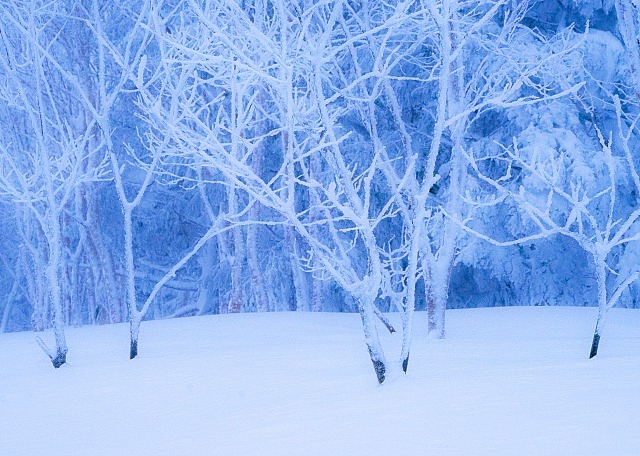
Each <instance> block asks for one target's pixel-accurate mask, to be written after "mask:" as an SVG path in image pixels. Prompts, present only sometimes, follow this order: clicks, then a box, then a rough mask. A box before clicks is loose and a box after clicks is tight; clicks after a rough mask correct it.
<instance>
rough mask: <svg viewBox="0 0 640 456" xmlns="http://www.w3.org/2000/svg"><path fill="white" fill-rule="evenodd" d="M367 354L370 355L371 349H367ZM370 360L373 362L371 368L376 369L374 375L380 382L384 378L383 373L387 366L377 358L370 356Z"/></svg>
mask: <svg viewBox="0 0 640 456" xmlns="http://www.w3.org/2000/svg"><path fill="white" fill-rule="evenodd" d="M369 355H371V350H369ZM371 362H372V363H373V368H374V370H375V371H376V376H377V377H378V383H380V384H382V382H384V379H385V373H386V372H387V368H386V367H385V365H384V363H383V362H382V361H380V360H378V359H374V358H373V356H371Z"/></svg>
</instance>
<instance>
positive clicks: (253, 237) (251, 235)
mask: <svg viewBox="0 0 640 456" xmlns="http://www.w3.org/2000/svg"><path fill="white" fill-rule="evenodd" d="M263 153H264V150H263V146H260V147H258V148H257V149H256V151H255V152H254V153H253V161H252V162H251V169H252V170H253V172H254V173H255V174H256V175H257V176H260V175H261V171H262V165H263V163H262V162H263ZM259 218H260V206H259V204H258V203H257V202H256V203H254V204H253V206H252V207H251V209H250V210H249V219H250V220H259ZM247 266H248V267H249V276H250V278H251V279H250V280H251V293H252V294H253V299H254V302H255V304H256V310H258V312H266V311H268V310H269V299H268V296H267V291H266V287H265V284H264V278H263V277H264V273H263V271H262V270H261V269H260V261H259V259H258V226H257V225H253V224H251V225H249V226H247Z"/></svg>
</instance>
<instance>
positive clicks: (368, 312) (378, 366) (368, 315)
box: [356, 296, 387, 383]
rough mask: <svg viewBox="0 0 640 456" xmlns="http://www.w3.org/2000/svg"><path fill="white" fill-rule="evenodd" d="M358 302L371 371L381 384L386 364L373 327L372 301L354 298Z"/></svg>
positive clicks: (375, 329)
mask: <svg viewBox="0 0 640 456" xmlns="http://www.w3.org/2000/svg"><path fill="white" fill-rule="evenodd" d="M356 299H357V301H358V311H359V312H360V318H361V319H362V327H363V329H364V338H365V343H366V344H367V349H368V351H369V356H370V357H371V362H372V363H373V369H374V371H375V372H376V377H377V378H378V383H383V382H384V380H385V378H386V373H387V362H386V360H385V356H384V351H383V350H382V344H381V343H380V337H379V336H378V330H377V328H376V325H375V313H374V310H373V306H374V305H375V304H374V303H373V299H372V298H371V297H370V296H367V297H361V298H360V299H358V298H356Z"/></svg>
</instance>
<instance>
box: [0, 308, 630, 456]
mask: <svg viewBox="0 0 640 456" xmlns="http://www.w3.org/2000/svg"><path fill="white" fill-rule="evenodd" d="M596 313H597V309H593V308H591V309H585V308H566V307H545V308H541V307H517V308H494V309H477V310H454V311H449V312H448V314H447V319H448V321H447V325H448V338H447V339H446V340H437V341H435V340H428V339H427V338H426V337H424V332H425V331H424V328H425V327H426V318H425V315H424V314H422V313H418V314H417V315H416V324H415V332H414V334H415V339H414V344H413V350H412V356H411V363H410V366H409V367H410V371H409V375H408V376H404V375H402V374H401V372H400V371H399V366H397V363H395V361H396V359H397V358H398V354H399V348H398V347H399V339H400V336H399V335H398V334H395V335H389V334H383V333H382V330H380V333H381V335H382V336H383V339H384V342H385V347H386V349H387V355H388V357H389V358H390V361H391V360H393V361H394V366H393V369H392V372H390V373H389V378H388V380H387V382H386V383H385V384H384V385H382V386H378V384H377V382H376V380H375V376H374V372H373V369H372V366H371V363H370V361H369V359H368V356H367V353H366V350H365V347H364V342H363V336H362V333H361V329H360V321H359V317H358V316H357V315H344V314H307V313H278V314H245V315H225V316H211V317H198V318H184V319H177V320H168V321H155V322H144V323H143V324H142V328H141V335H140V357H139V358H138V359H136V360H134V361H129V360H128V359H127V357H128V356H127V355H128V350H129V348H128V340H127V336H128V328H127V326H126V325H112V326H102V327H86V328H79V329H73V328H72V329H69V330H68V343H69V348H70V352H69V358H68V361H69V362H68V365H66V366H64V367H63V368H61V369H58V370H54V369H53V367H52V366H51V364H50V363H49V361H48V359H47V358H46V357H45V355H44V354H43V353H42V352H41V351H40V348H39V347H38V345H37V344H36V342H35V340H34V334H32V333H17V334H4V335H0V455H2V456H10V455H64V456H71V455H279V456H280V455H350V456H353V455H399V454H404V455H492V456H493V455H581V456H585V455H607V456H610V455H630V456H631V455H640V311H638V310H618V309H614V310H613V311H612V312H611V314H610V316H609V320H608V322H607V328H606V332H605V334H604V336H603V338H602V341H601V347H600V354H599V356H598V357H597V358H596V359H593V360H588V359H586V358H587V355H588V352H589V345H590V342H591V336H592V330H593V326H594V324H595V318H596ZM394 317H397V315H391V318H392V319H393V321H394V323H398V320H397V318H394ZM398 326H399V325H398ZM45 336H46V338H47V339H49V340H50V339H51V334H45Z"/></svg>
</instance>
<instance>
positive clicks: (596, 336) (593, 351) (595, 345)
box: [589, 333, 600, 359]
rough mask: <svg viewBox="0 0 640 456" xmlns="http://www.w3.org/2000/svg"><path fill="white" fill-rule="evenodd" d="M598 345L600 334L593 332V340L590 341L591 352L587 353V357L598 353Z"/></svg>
mask: <svg viewBox="0 0 640 456" xmlns="http://www.w3.org/2000/svg"><path fill="white" fill-rule="evenodd" d="M598 345H600V334H598V333H595V334H594V335H593V342H592V343H591V353H589V359H591V358H593V357H595V356H596V355H597V354H598Z"/></svg>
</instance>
